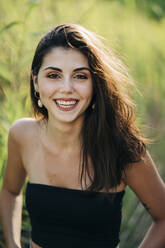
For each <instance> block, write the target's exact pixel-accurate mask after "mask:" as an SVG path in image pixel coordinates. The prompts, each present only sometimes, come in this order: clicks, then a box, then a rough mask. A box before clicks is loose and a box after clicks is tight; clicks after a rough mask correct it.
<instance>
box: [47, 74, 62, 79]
mask: <svg viewBox="0 0 165 248" xmlns="http://www.w3.org/2000/svg"><path fill="white" fill-rule="evenodd" d="M48 78H54V79H57V78H60V75H58V74H56V73H52V74H49V75H48Z"/></svg>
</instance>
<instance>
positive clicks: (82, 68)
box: [43, 66, 90, 72]
mask: <svg viewBox="0 0 165 248" xmlns="http://www.w3.org/2000/svg"><path fill="white" fill-rule="evenodd" d="M49 69H51V70H55V71H59V72H62V70H61V69H60V68H58V67H53V66H49V67H46V68H45V69H43V71H46V70H49ZM82 70H87V71H89V72H90V69H89V68H88V67H79V68H76V69H74V70H73V71H74V72H75V71H82Z"/></svg>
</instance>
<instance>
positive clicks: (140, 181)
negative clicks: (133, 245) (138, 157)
mask: <svg viewBox="0 0 165 248" xmlns="http://www.w3.org/2000/svg"><path fill="white" fill-rule="evenodd" d="M125 181H126V183H127V185H129V186H130V187H131V188H132V190H133V191H134V192H135V194H136V195H137V196H138V198H139V199H140V201H141V202H142V204H143V205H144V206H145V207H146V209H147V211H148V212H149V214H150V215H151V216H152V218H153V224H152V226H151V227H150V229H149V231H148V232H147V234H146V235H145V237H144V240H143V242H142V243H141V245H140V247H139V248H164V247H165V184H164V182H163V180H162V179H161V177H160V176H159V174H158V171H157V169H156V167H155V165H154V163H153V161H152V159H151V157H150V155H149V153H148V152H147V153H146V155H145V158H144V160H143V161H141V162H138V163H134V164H132V165H131V167H130V168H128V169H127V170H126V178H125Z"/></svg>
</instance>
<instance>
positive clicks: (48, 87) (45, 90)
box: [39, 80, 58, 98]
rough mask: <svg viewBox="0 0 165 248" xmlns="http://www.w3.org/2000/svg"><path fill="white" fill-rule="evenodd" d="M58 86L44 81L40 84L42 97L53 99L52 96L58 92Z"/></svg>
mask: <svg viewBox="0 0 165 248" xmlns="http://www.w3.org/2000/svg"><path fill="white" fill-rule="evenodd" d="M57 88H58V87H57V86H56V85H55V84H52V83H48V82H45V81H44V80H43V81H41V82H40V84H39V91H40V95H41V97H50V98H51V97H52V94H54V93H55V91H56V90H57Z"/></svg>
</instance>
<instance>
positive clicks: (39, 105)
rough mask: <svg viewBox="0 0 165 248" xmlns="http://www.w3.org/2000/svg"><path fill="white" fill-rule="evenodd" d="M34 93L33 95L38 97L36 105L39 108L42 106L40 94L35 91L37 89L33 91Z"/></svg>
mask: <svg viewBox="0 0 165 248" xmlns="http://www.w3.org/2000/svg"><path fill="white" fill-rule="evenodd" d="M34 95H35V97H36V98H37V99H38V102H37V103H38V107H40V108H42V107H43V104H42V102H41V100H40V95H39V93H38V92H37V91H34Z"/></svg>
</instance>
